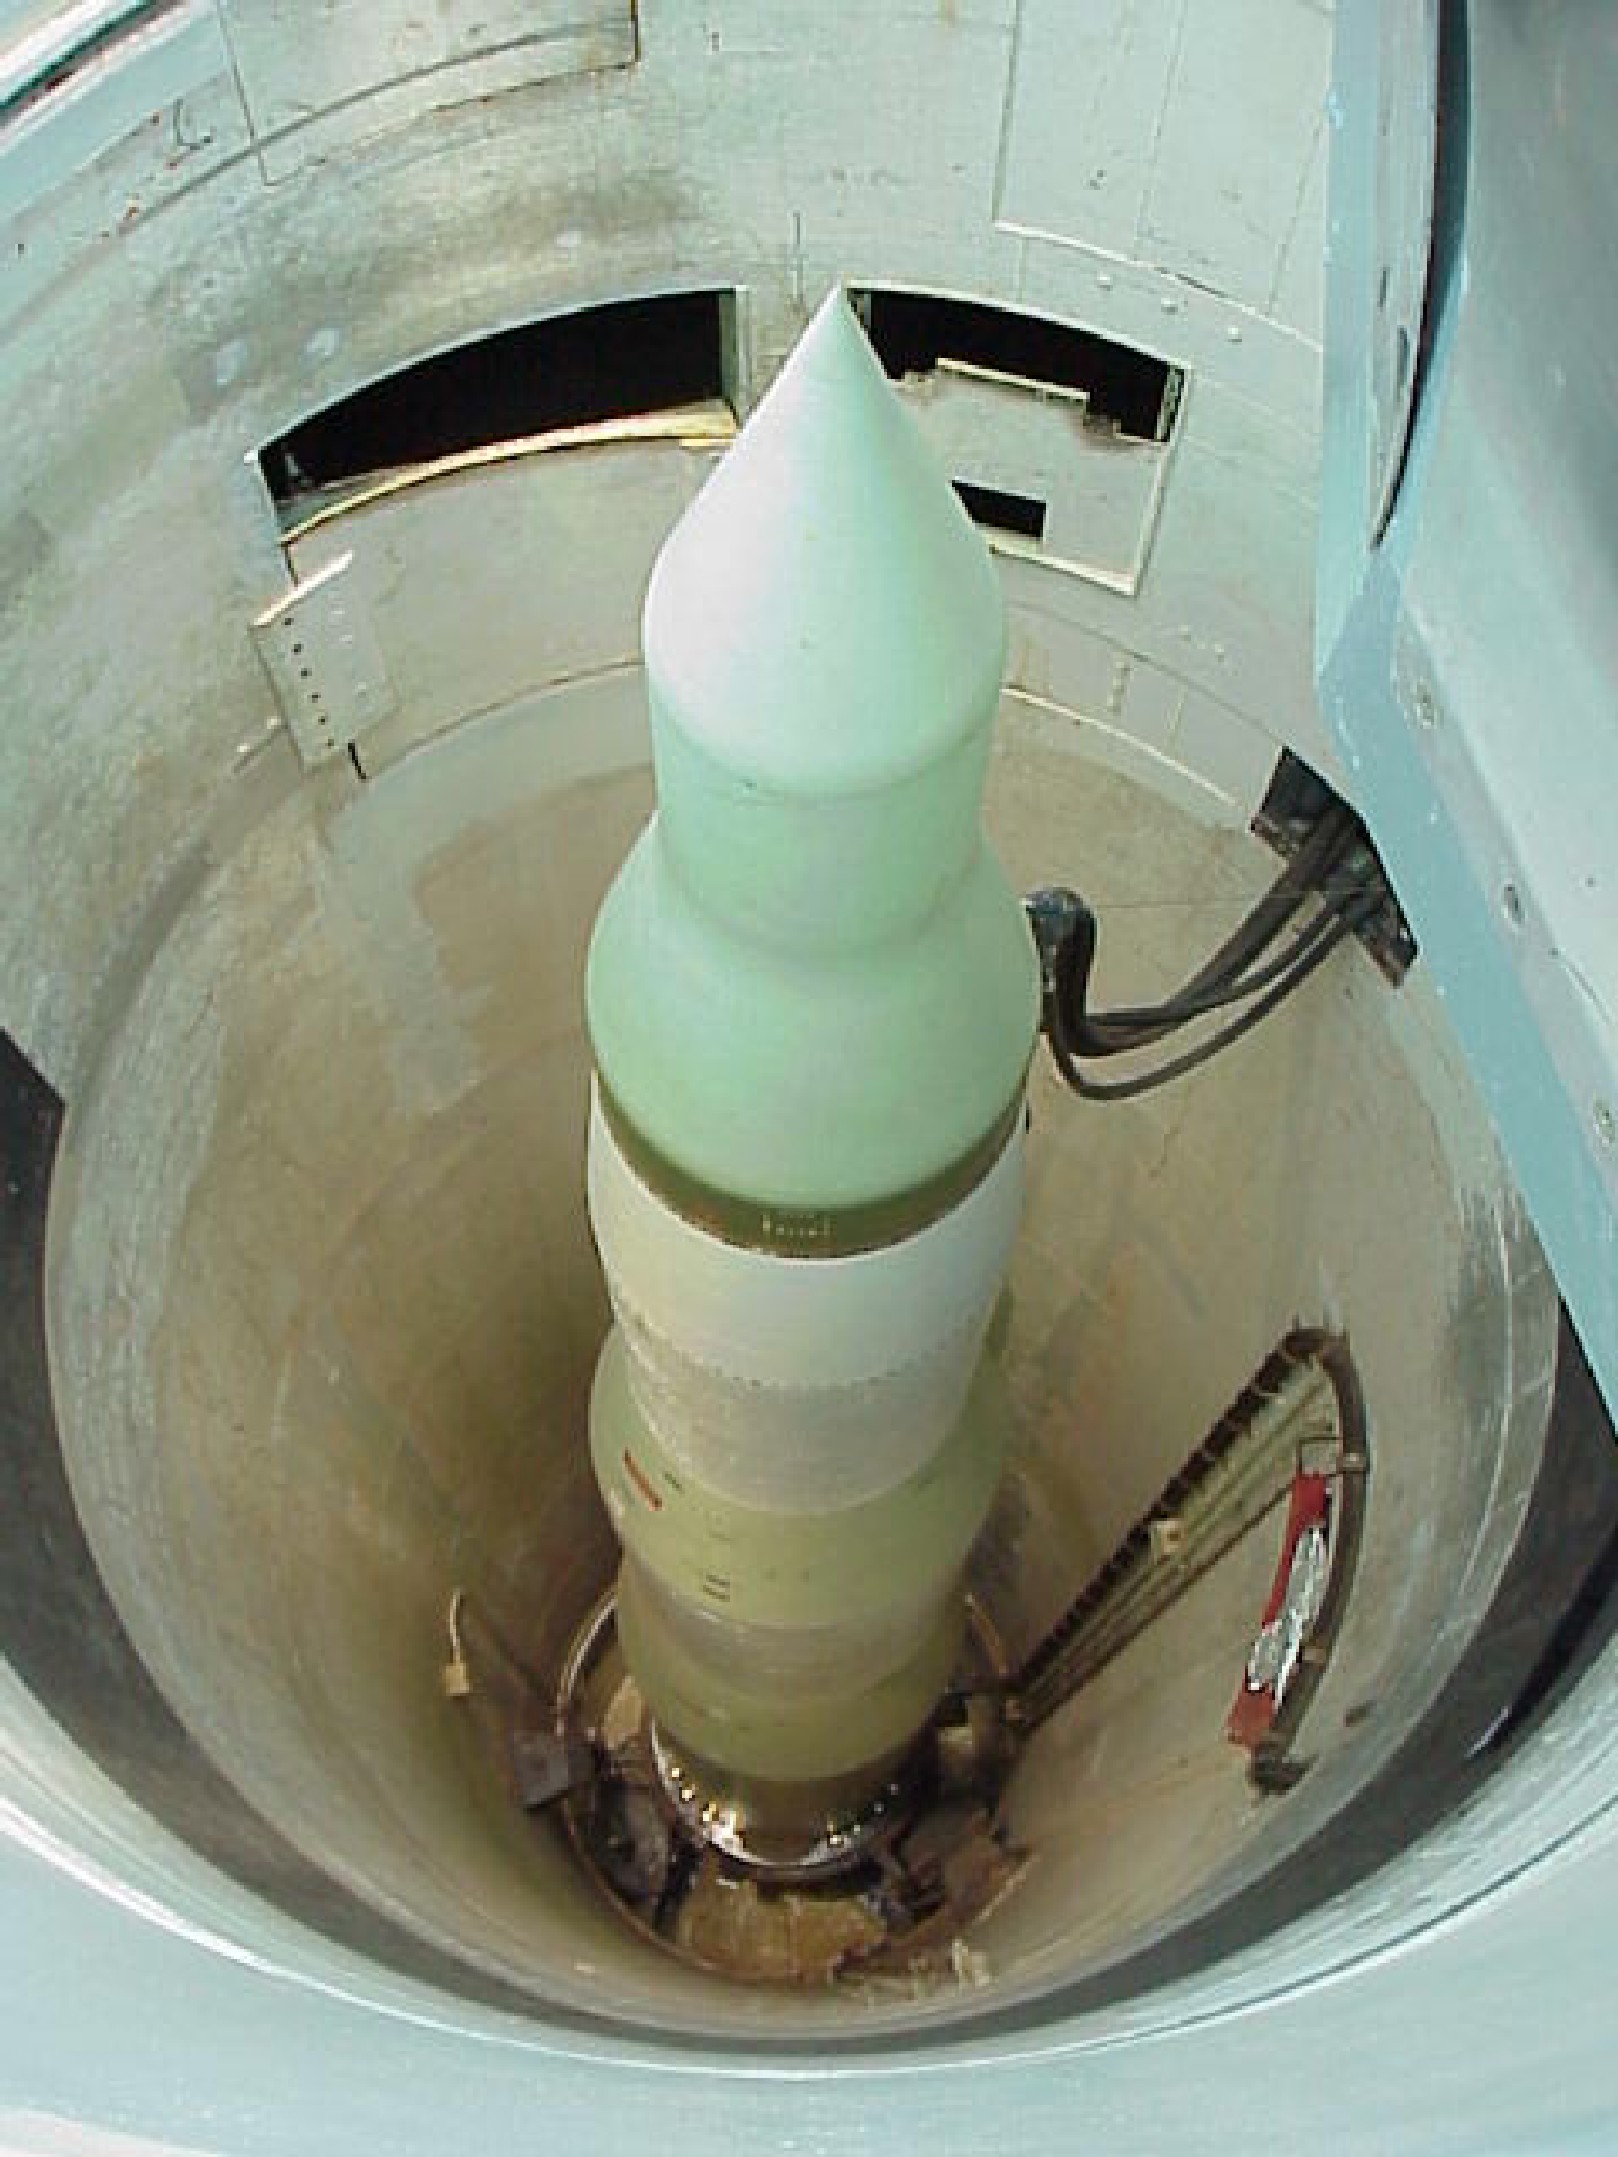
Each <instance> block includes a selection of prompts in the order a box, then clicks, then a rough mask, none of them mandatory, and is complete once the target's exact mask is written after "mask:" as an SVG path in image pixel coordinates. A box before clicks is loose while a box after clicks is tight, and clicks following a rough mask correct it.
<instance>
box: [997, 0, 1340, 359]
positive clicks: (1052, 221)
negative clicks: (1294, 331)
mask: <svg viewBox="0 0 1618 2157" xmlns="http://www.w3.org/2000/svg"><path fill="white" fill-rule="evenodd" d="M1330 42H1331V23H1330V16H1329V14H1328V13H1327V11H1326V10H1325V9H1323V8H1321V7H1318V6H1316V5H1313V4H1312V0H1171V4H1170V5H1167V6H1163V7H1157V8H1138V7H1136V6H1134V5H1132V4H1131V0H1082V4H1081V5H1078V6H1075V5H1074V4H1073V0H1022V6H1021V9H1020V12H1019V16H1018V25H1017V48H1016V56H1015V59H1014V62H1013V66H1012V74H1011V82H1010V88H1009V94H1008V97H1007V102H1006V110H1005V117H1004V134H1003V139H1002V144H1001V164H1000V186H999V198H998V203H997V215H998V217H999V218H1000V220H1001V222H1002V223H1005V224H1008V225H1011V226H1014V227H1016V228H1017V229H1019V230H1024V231H1031V232H1040V233H1044V234H1046V235H1049V236H1052V237H1056V238H1061V239H1067V240H1070V241H1072V242H1075V243H1083V244H1088V245H1090V246H1094V247H1097V248H1099V249H1102V250H1105V251H1106V252H1108V253H1112V254H1117V255H1121V256H1124V257H1127V258H1129V259H1133V260H1140V261H1146V262H1150V263H1152V264H1153V265H1154V266H1155V267H1157V268H1159V269H1166V270H1169V271H1172V272H1173V273H1174V274H1175V275H1177V276H1179V277H1182V278H1184V279H1185V280H1186V281H1187V282H1188V283H1190V284H1194V285H1197V286H1201V287H1207V288H1209V289H1211V290H1213V291H1215V292H1219V293H1223V294H1225V295H1228V296H1229V297H1230V298H1232V299H1235V300H1238V301H1240V302H1241V303H1242V304H1243V305H1244V306H1248V307H1253V308H1258V309H1260V310H1262V311H1263V312H1265V313H1274V312H1275V311H1276V307H1277V302H1278V299H1279V297H1280V294H1281V291H1282V289H1283V280H1282V270H1283V266H1284V264H1285V261H1286V258H1287V255H1288V252H1289V248H1290V246H1291V242H1292V239H1293V235H1294V233H1295V231H1296V230H1297V229H1298V227H1299V225H1300V222H1301V217H1302V213H1303V211H1304V208H1305V205H1306V201H1307V196H1308V191H1309V179H1310V171H1311V166H1312V164H1313V162H1314V159H1315V154H1316V146H1317V142H1318V139H1319V137H1320V134H1321V130H1322V126H1323V115H1322V110H1321V99H1320V85H1321V82H1322V81H1323V79H1324V75H1325V69H1326V63H1327V55H1328V53H1329V50H1330ZM1287 289H1288V296H1289V297H1291V296H1292V293H1291V289H1290V287H1288V288H1287ZM1296 304H1297V305H1299V307H1300V308H1307V306H1308V294H1307V292H1303V293H1299V294H1298V295H1297V300H1296ZM1294 326H1296V327H1299V328H1308V327H1310V326H1311V325H1309V324H1308V323H1306V322H1304V321H1300V322H1298V323H1297V324H1295V325H1294Z"/></svg>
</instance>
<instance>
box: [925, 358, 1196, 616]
mask: <svg viewBox="0 0 1618 2157" xmlns="http://www.w3.org/2000/svg"><path fill="white" fill-rule="evenodd" d="M901 394H902V395H903V396H904V397H905V399H906V402H907V403H908V404H909V405H910V408H911V410H912V411H913V412H914V413H915V415H916V417H917V419H918V420H919V421H920V423H921V431H922V433H923V434H924V435H925V436H926V437H927V440H928V441H929V442H930V443H931V444H932V445H933V447H934V448H935V449H936V450H937V451H938V453H939V457H940V459H941V461H942V462H943V464H944V465H945V467H946V469H947V470H948V471H949V472H950V474H951V476H952V477H954V478H956V479H962V480H966V481H967V482H968V483H969V484H971V485H974V486H979V487H993V488H997V489H1001V490H1003V491H1006V492H1009V493H1013V494H1022V495H1027V496H1031V497H1033V498H1034V499H1036V500H1038V501H1039V502H1041V503H1043V504H1044V507H1045V529H1044V532H1043V534H1042V536H1041V537H1040V538H1039V539H1037V540H1021V541H1020V540H1017V539H1015V538H1012V537H1011V536H1010V535H1008V534H1006V533H1003V532H991V533H990V535H989V537H990V542H991V544H992V545H993V546H995V547H996V548H997V549H999V550H1000V551H1001V552H1003V553H1011V554H1017V553H1028V554H1030V555H1033V556H1036V557H1037V558H1038V559H1039V560H1041V561H1043V562H1046V563H1047V564H1049V565H1050V566H1051V567H1052V568H1056V569H1064V570H1068V571H1071V572H1072V573H1073V574H1074V575H1076V576H1081V577H1088V578H1089V579H1090V580H1091V581H1092V582H1093V583H1096V584H1104V585H1106V586H1108V587H1109V588H1110V589H1111V590H1113V591H1117V592H1124V593H1133V592H1135V591H1136V590H1137V589H1138V588H1139V585H1140V580H1141V574H1142V572H1143V570H1144V569H1145V567H1146V556H1147V552H1148V550H1149V548H1150V546H1151V541H1152V533H1153V530H1154V529H1155V527H1156V524H1157V509H1158V503H1159V501H1160V499H1161V497H1162V491H1163V480H1164V476H1165V472H1166V469H1167V461H1168V456H1169V445H1168V444H1167V443H1166V442H1143V441H1139V440H1136V439H1133V438H1131V437H1130V436H1127V435H1124V434H1120V433H1119V431H1118V430H1117V428H1116V427H1114V426H1112V425H1110V424H1109V423H1108V422H1106V421H1099V422H1096V421H1092V420H1091V419H1090V416H1089V399H1088V398H1087V397H1086V396H1084V395H1083V394H1082V393H1081V392H1078V391H1073V390H1062V389H1057V388H1053V387H1052V386H1051V385H1049V384H1046V383H1036V382H1025V381H1022V380H1019V379H1018V378H1017V377H1016V376H1013V375H1003V374H998V373H994V372H992V371H990V370H988V369H986V368H982V367H972V366H968V365H967V364H966V363H965V362H963V361H959V360H943V361H941V362H940V363H939V365H938V367H937V368H936V369H935V370H934V371H933V372H932V373H930V374H928V375H925V376H923V377H921V378H920V379H919V380H915V381H909V382H907V383H906V384H905V385H904V388H903V390H902V392H901Z"/></svg>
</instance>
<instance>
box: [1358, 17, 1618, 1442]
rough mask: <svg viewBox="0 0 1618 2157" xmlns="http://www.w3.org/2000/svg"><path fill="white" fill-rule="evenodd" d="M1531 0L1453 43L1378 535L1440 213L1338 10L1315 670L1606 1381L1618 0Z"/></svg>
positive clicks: (1616, 546)
mask: <svg viewBox="0 0 1618 2157" xmlns="http://www.w3.org/2000/svg"><path fill="white" fill-rule="evenodd" d="M1452 13H1453V14H1454V16H1455V18H1456V20H1457V22H1458V21H1459V11H1458V10H1454V11H1452ZM1515 17H1516V11H1515V10H1512V9H1510V8H1504V7H1480V8H1477V9H1474V10H1473V11H1472V13H1471V25H1470V38H1469V40H1468V41H1466V45H1467V50H1466V52H1465V54H1464V55H1463V57H1464V60H1465V67H1464V69H1463V67H1462V66H1461V65H1460V64H1459V62H1458V63H1457V64H1456V65H1455V67H1454V69H1453V75H1454V79H1453V80H1452V82H1451V84H1450V87H1449V106H1448V109H1447V110H1446V112H1445V114H1444V126H1445V128H1446V130H1447V139H1448V140H1449V141H1450V142H1451V144H1453V145H1455V146H1456V147H1457V148H1458V149H1459V148H1460V146H1462V145H1464V146H1465V148H1466V151H1467V162H1466V167H1465V171H1464V173H1462V172H1461V171H1459V170H1455V171H1452V172H1450V173H1449V174H1448V175H1447V178H1448V180H1449V182H1450V184H1449V186H1448V188H1447V190H1445V189H1441V196H1440V202H1439V212H1438V223H1437V246H1436V252H1435V264H1436V266H1437V272H1438V274H1437V280H1436V282H1435V286H1434V289H1433V292H1432V295H1431V299H1430V307H1431V310H1432V317H1431V330H1432V342H1431V351H1430V355H1429V359H1428V363H1427V366H1426V369H1425V375H1424V379H1423V380H1422V382H1421V383H1420V385H1419V387H1418V398H1417V409H1416V417H1415V426H1414V430H1413V434H1412V438H1411V448H1410V456H1409V461H1408V465H1407V467H1406V470H1405V474H1404V478H1403V483H1402V486H1401V488H1400V491H1399V494H1398V496H1397V499H1396V502H1395V506H1394V512H1393V516H1392V518H1391V520H1390V522H1389V525H1388V527H1387V531H1386V534H1385V536H1384V538H1383V540H1382V542H1381V544H1380V546H1378V547H1376V548H1375V549H1374V550H1372V549H1369V548H1368V547H1367V544H1366V532H1365V510H1364V503H1365V492H1366V480H1365V458H1366V444H1367V442H1368V440H1369V438H1370V434H1371V362H1370V351H1371V342H1372V334H1373V331H1372V316H1373V307H1374V298H1373V295H1374V292H1375V289H1376V286H1377V283H1378V280H1379V278H1380V275H1381V272H1382V269H1383V267H1384V266H1385V265H1388V264H1390V263H1391V264H1396V263H1398V262H1399V260H1400V259H1401V258H1402V256H1403V255H1405V254H1406V253H1407V252H1408V250H1409V249H1410V248H1411V247H1412V246H1413V245H1416V244H1419V236H1415V235H1413V234H1412V233H1411V232H1410V231H1409V230H1408V229H1402V228H1401V226H1400V224H1399V222H1398V220H1397V217H1396V216H1395V215H1394V214H1392V212H1393V210H1394V209H1396V207H1397V205H1388V204H1386V203H1385V204H1384V205H1383V208H1382V212H1381V216H1380V221H1379V215H1378V210H1377V208H1376V206H1375V164H1376V134H1375V126H1374V122H1375V115H1376V90H1377V87H1378V83H1379V74H1380V70H1381V68H1382V66H1383V65H1384V63H1385V61H1386V59H1387V55H1388V51H1389V45H1388V42H1387V41H1386V40H1384V41H1383V42H1382V43H1381V44H1380V45H1379V41H1378V28H1377V21H1376V13H1375V11H1374V10H1373V9H1371V8H1369V7H1366V8H1350V9H1347V10H1345V11H1344V14H1343V17H1342V20H1341V23H1340V27H1339V49H1338V57H1337V88H1336V92H1335V95H1334V108H1333V111H1334V128H1335V133H1336V141H1335V144H1334V153H1335V154H1334V166H1333V193H1332V208H1331V213H1330V214H1331V237H1330V248H1331V256H1332V275H1331V277H1330V279H1329V281H1328V329H1327V356H1326V446H1325V472H1324V479H1323V490H1322V538H1321V577H1320V606H1319V623H1320V667H1321V695H1322V704H1323V707H1324V711H1325V716H1326V719H1327V722H1328V724H1329V725H1330V726H1331V727H1332V728H1333V730H1334V732H1335V734H1336V736H1337V739H1338V742H1339V745H1340V747H1341V750H1342V754H1343V757H1344V760H1345V763H1346V765H1347V767H1348V770H1349V772H1350V773H1351V775H1352V780H1353V787H1354V791H1355V795H1356V798H1357V800H1358V802H1359V803H1360V805H1361V807H1362V808H1363V810H1364V811H1365V814H1366V816H1367V820H1368V822H1369V823H1370V825H1371V828H1372V830H1373V832H1374V833H1375V835H1376V838H1377V841H1378V843H1379V845H1380V846H1381V848H1382V850H1383V853H1384V856H1385V858H1386V860H1387V862H1388V865H1389V867H1390V869H1391V871H1392V873H1393V878H1394V881H1395V883H1396V885H1397V886H1398V889H1399V892H1400V895H1401V898H1402V899H1403V901H1404V904H1405V907H1406V910H1407V912H1408V913H1409V915H1410V917H1411V919H1412V922H1413V924H1414V926H1415V928H1416V932H1417V935H1418V937H1419V938H1420V941H1421V944H1422V948H1423V951H1424V953H1425V955H1426V958H1427V960H1428V963H1429V964H1430V965H1431V967H1432V969H1433V972H1434V974H1435V977H1436V978H1437V980H1438V982H1439V984H1440V988H1441V993H1442V994H1443V996H1444V999H1445V1002H1446V1005H1447V1008H1448V1011H1449V1015H1450V1017H1451V1019H1452V1020H1453V1022H1454V1024H1455V1027H1456V1031H1457V1033H1458V1035H1459V1037H1460V1039H1461V1042H1462V1045H1463V1047H1464V1048H1465V1050H1466V1052H1467V1055H1468V1058H1469V1061H1470V1062H1471V1065H1472V1068H1473V1072H1474V1075H1475V1077H1476V1078H1477V1080H1478V1083H1479V1086H1480V1088H1481V1090H1482V1092H1483V1095H1484V1097H1485V1099H1486V1101H1487V1102H1488V1105H1489V1108H1490V1110H1491V1113H1492V1114H1493V1116H1494V1119H1495V1122H1496V1125H1497V1128H1498V1129H1499V1131H1500V1134H1501V1138H1502V1141H1503V1143H1504V1145H1505V1147H1506V1150H1507V1153H1508V1155H1509V1156H1510V1159H1511V1162H1512V1166H1513V1168H1514V1169H1515V1171H1516V1174H1517V1176H1518V1179H1519V1181H1520V1183H1521V1185H1522V1188H1523V1191H1524V1194H1525V1196H1526V1198H1527V1200H1528V1203H1529V1206H1530V1209H1531V1211H1532V1213H1533V1216H1534V1221H1535V1226H1536V1228H1537V1229H1538V1231H1539V1234H1540V1237H1541V1239H1542V1241H1543V1242H1544V1244H1545V1246H1546V1248H1547V1251H1548V1253H1549V1256H1550V1258H1551V1262H1552V1265H1553V1267H1554V1270H1555V1272H1556V1275H1557V1278H1558V1281H1559V1283H1560V1285H1561V1289H1562V1293H1563V1295H1564V1297H1565V1299H1566V1301H1567V1303H1568V1305H1569V1307H1570V1309H1571V1310H1572V1312H1573V1315H1574V1318H1575V1321H1576V1323H1577V1325H1578V1328H1579V1331H1580V1334H1581V1337H1582V1339H1583V1341H1584V1344H1585V1348H1586V1350H1587V1352H1588V1353H1589V1356H1590V1359H1591V1362H1592V1364H1593V1365H1594V1367H1595V1370H1596V1374H1597V1376H1598V1378H1599V1380H1600V1382H1601V1385H1602V1388H1603V1391H1604V1392H1605V1394H1606V1397H1607V1400H1608V1403H1609V1405H1612V1404H1613V1403H1615V1402H1618V1210H1615V1209H1618V1147H1615V1146H1614V1144H1613V1143H1612V1137H1611V1134H1612V1132H1613V1130H1614V1128H1615V1126H1614V1124H1613V1123H1612V1122H1611V1121H1610V1120H1609V1119H1610V1118H1611V1117H1612V1116H1613V1115H1615V1114H1618V1030H1615V1025H1614V1017H1613V1013H1614V1011H1615V1009H1618V998H1615V997H1614V995H1613V991H1612V977H1613V973H1614V969H1615V968H1618V877H1615V868H1614V860H1615V850H1614V846H1613V838H1614V834H1615V830H1618V820H1615V810H1618V726H1615V724H1614V721H1613V713H1612V700H1613V684H1614V679H1615V664H1618V660H1615V654H1614V651H1613V641H1614V623H1615V621H1618V522H1615V519H1614V516H1613V513H1612V507H1613V503H1614V502H1615V501H1618V480H1615V477H1614V472H1613V464H1614V458H1615V455H1618V437H1615V433H1614V428H1613V422H1612V414H1613V410H1614V384H1613V375H1614V362H1613V357H1612V353H1613V347H1614V334H1613V333H1614V330H1615V328H1618V299H1615V296H1614V295H1615V292H1618V286H1615V284H1614V282H1613V279H1612V277H1611V275H1610V274H1609V273H1610V269H1611V255H1612V247H1611V240H1610V231H1611V224H1612V216H1611V211H1612V206H1613V203H1614V200H1615V198H1618V152H1615V138H1614V137H1613V134H1612V131H1611V128H1610V125H1608V124H1607V123H1606V122H1605V121H1603V122H1601V123H1599V124H1598V123H1597V121H1596V118H1595V115H1596V114H1597V113H1607V114H1609V115H1610V111H1611V97H1612V95H1613V94H1614V93H1615V92H1618V47H1615V44H1614V39H1613V35H1612V23H1611V17H1610V14H1608V12H1607V11H1606V10H1604V9H1602V8H1600V7H1595V6H1589V5H1583V6H1581V5H1578V4H1570V5H1565V6H1562V7H1558V8H1548V9H1541V10H1538V11H1536V13H1535V15H1534V17H1533V19H1532V21H1531V22H1524V21H1522V20H1519V19H1514V18H1515ZM1461 42H1462V41H1460V40H1459V38H1457V44H1458V45H1459V44H1460V43H1461ZM1392 49H1393V50H1395V51H1396V50H1397V48H1396V47H1393V48H1392ZM1468 75H1469V78H1470V79H1469V84H1468V82H1467V76H1468ZM1603 86H1604V87H1603Z"/></svg>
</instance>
